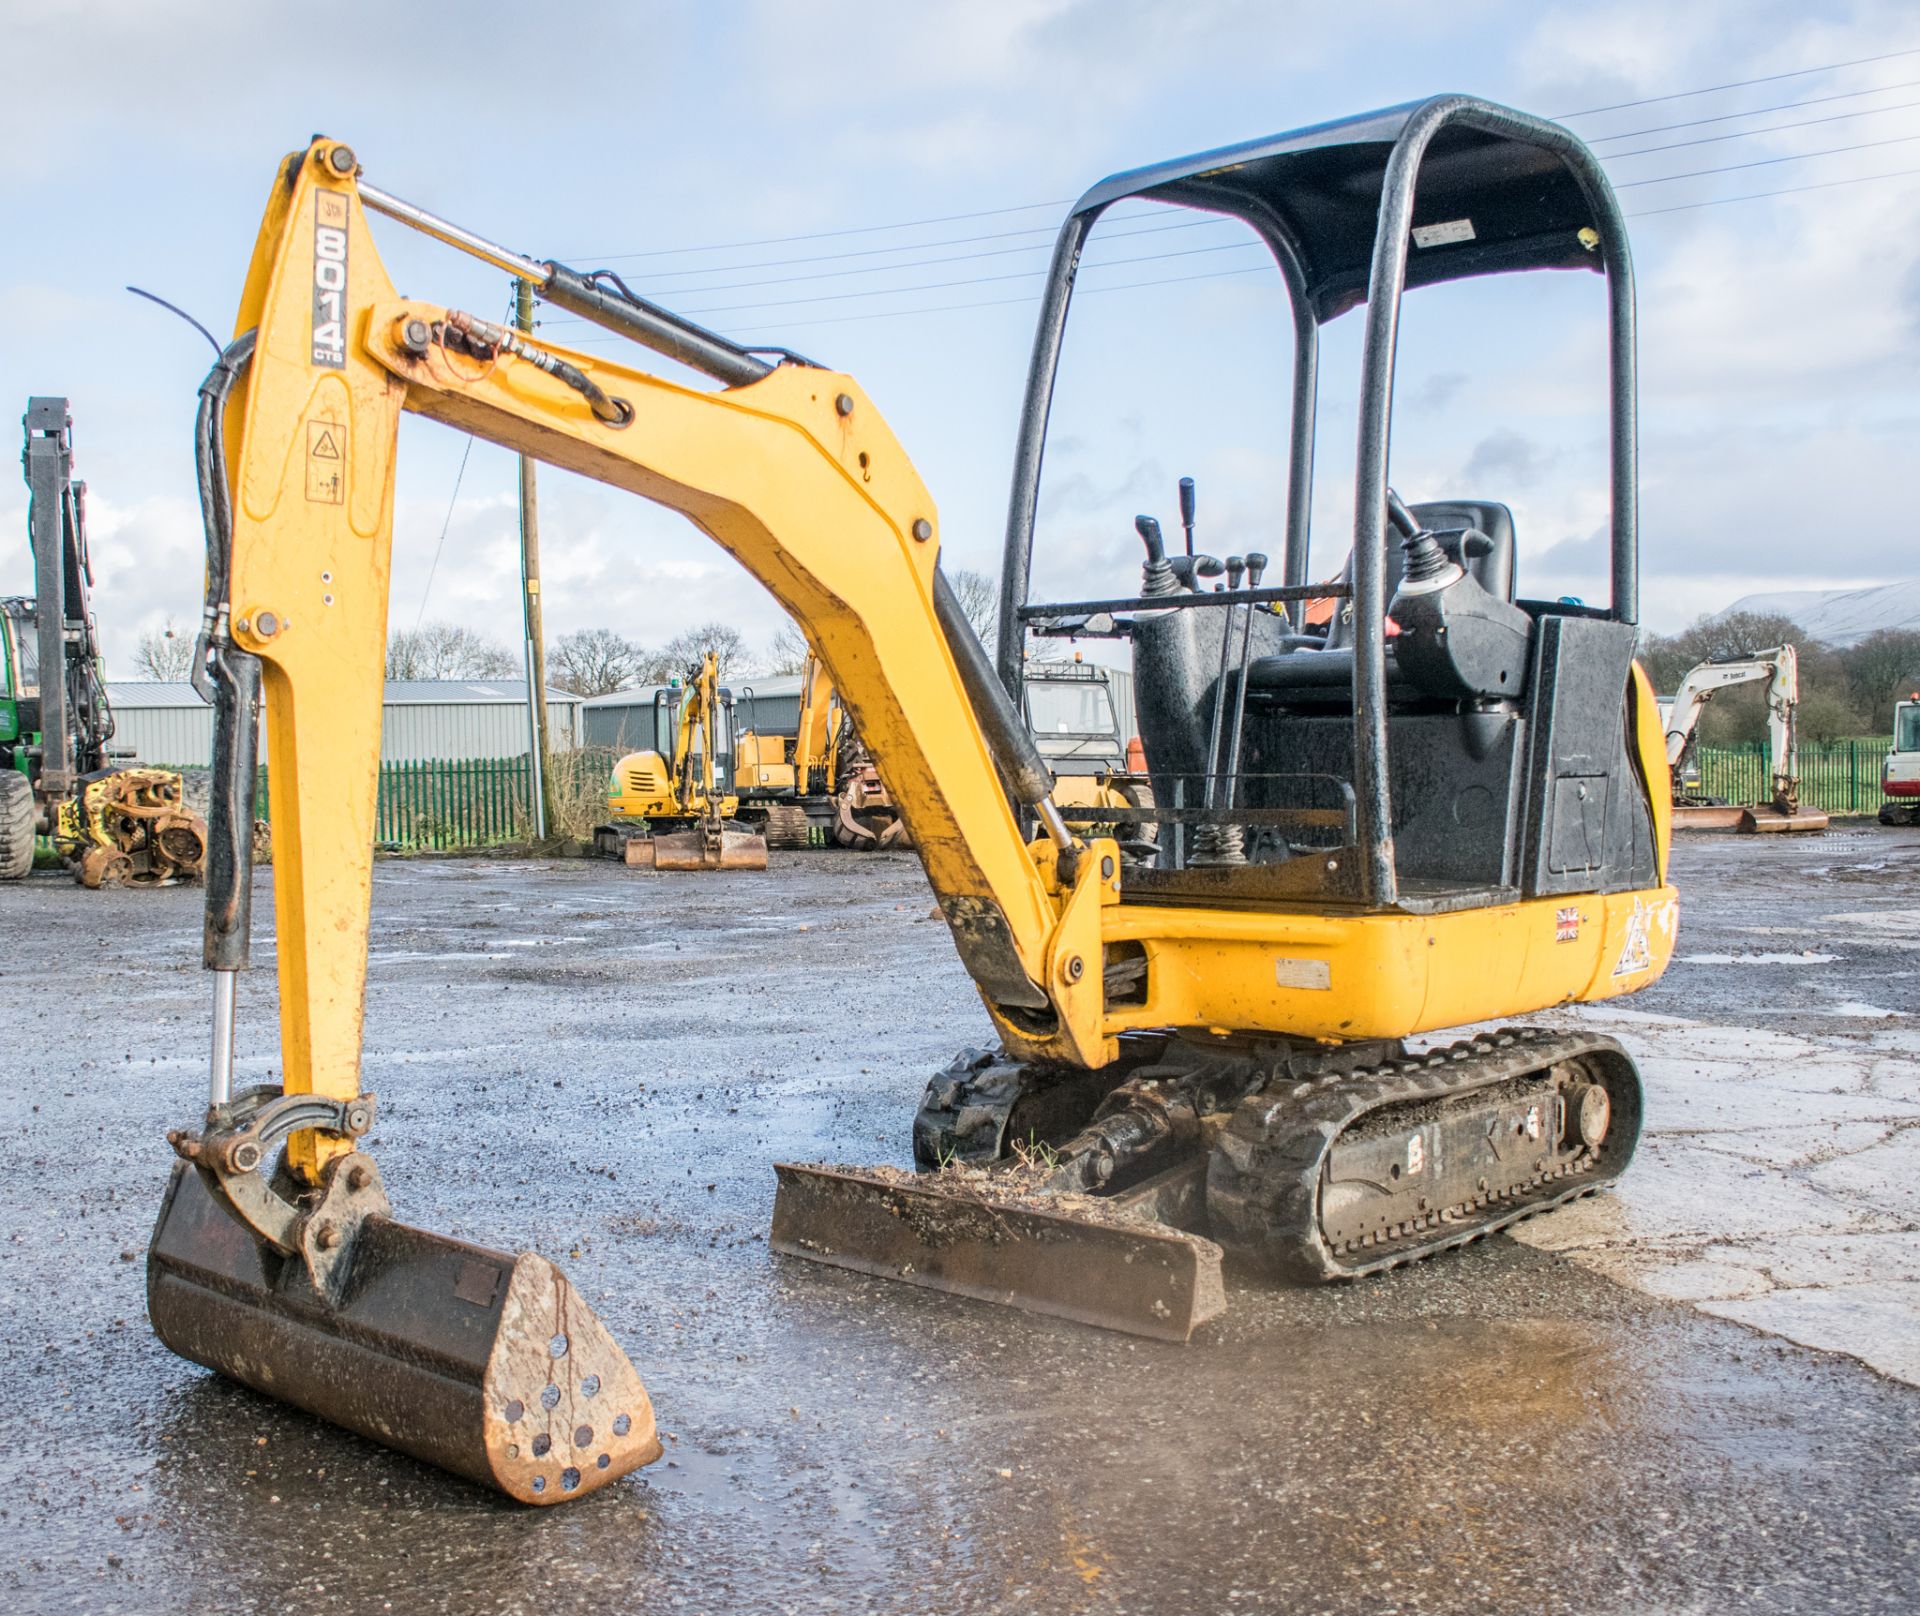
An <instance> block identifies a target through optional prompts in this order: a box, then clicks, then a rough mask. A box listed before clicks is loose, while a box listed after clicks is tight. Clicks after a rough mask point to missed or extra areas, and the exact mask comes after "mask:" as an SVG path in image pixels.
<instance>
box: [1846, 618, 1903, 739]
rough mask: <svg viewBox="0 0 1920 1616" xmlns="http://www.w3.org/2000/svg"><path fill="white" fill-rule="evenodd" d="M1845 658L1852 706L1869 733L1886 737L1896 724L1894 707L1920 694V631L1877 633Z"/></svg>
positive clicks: (1861, 642) (1896, 630) (1884, 630)
mask: <svg viewBox="0 0 1920 1616" xmlns="http://www.w3.org/2000/svg"><path fill="white" fill-rule="evenodd" d="M1844 655H1845V657H1846V662H1847V682H1848V684H1849V686H1850V687H1851V689H1852V692H1853V704H1854V706H1855V708H1856V709H1857V710H1858V711H1859V713H1860V715H1861V717H1862V719H1863V720H1864V721H1865V722H1866V725H1867V733H1869V734H1874V733H1878V734H1885V733H1886V731H1887V729H1888V727H1889V726H1890V725H1891V724H1892V722H1893V704H1894V703H1895V702H1896V701H1898V700H1900V699H1901V698H1902V697H1904V696H1910V695H1911V694H1913V692H1914V691H1916V690H1920V631H1916V630H1914V629H1910V628H1883V629H1878V630H1876V631H1875V632H1874V633H1872V634H1869V635H1868V636H1867V637H1866V638H1865V639H1864V640H1861V641H1860V642H1859V644H1857V645H1852V646H1849V647H1848V648H1847V650H1846V652H1845V653H1844Z"/></svg>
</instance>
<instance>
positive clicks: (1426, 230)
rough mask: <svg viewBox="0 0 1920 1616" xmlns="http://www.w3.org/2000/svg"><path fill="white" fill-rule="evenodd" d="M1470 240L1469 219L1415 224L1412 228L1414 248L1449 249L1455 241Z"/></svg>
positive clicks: (1471, 233)
mask: <svg viewBox="0 0 1920 1616" xmlns="http://www.w3.org/2000/svg"><path fill="white" fill-rule="evenodd" d="M1471 240H1473V221H1472V220H1471V219H1449V220H1447V222H1446V223H1445V224H1417V225H1415V226H1414V227H1413V244H1414V246H1416V247H1451V246H1452V245H1453V244H1454V243H1455V242H1456V241H1471Z"/></svg>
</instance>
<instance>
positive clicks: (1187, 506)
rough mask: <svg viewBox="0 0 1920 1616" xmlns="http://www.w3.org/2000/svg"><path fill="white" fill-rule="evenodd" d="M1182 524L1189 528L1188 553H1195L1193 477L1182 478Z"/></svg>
mask: <svg viewBox="0 0 1920 1616" xmlns="http://www.w3.org/2000/svg"><path fill="white" fill-rule="evenodd" d="M1180 525H1181V526H1182V527H1183V528H1185V529H1186V530H1187V554H1188V555H1192V554H1193V479H1192V478H1191V477H1182V478H1181V479H1180Z"/></svg>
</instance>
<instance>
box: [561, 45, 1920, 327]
mask: <svg viewBox="0 0 1920 1616" xmlns="http://www.w3.org/2000/svg"><path fill="white" fill-rule="evenodd" d="M1912 83H1916V84H1920V81H1912ZM1893 88H1901V86H1897V84H1887V86H1882V90H1893ZM1853 94H1878V92H1864V90H1857V92H1853ZM1820 100H1836V98H1820ZM1916 107H1920V102H1901V104H1897V106H1889V107H1862V109H1860V111H1851V113H1834V115H1830V117H1818V119H1801V121H1797V123H1780V125H1768V127H1766V129H1749V131H1740V132H1732V134H1715V136H1703V138H1699V140H1674V142H1668V144H1665V146H1644V148H1638V150H1632V152H1611V154H1607V157H1605V161H1615V159H1622V157H1644V155H1649V154H1657V152H1674V150H1682V148H1688V146H1709V144H1715V142H1724V140H1749V138H1757V136H1763V134H1782V132H1788V131H1795V129H1811V127H1814V125H1820V123H1837V121H1843V119H1849V117H1872V115H1874V113H1887V111H1912V109H1916ZM1759 111H1768V109H1757V111H1755V113H1728V115H1726V117H1753V115H1759ZM1772 111H1778V107H1774V109H1772ZM1720 121H1722V119H1701V121H1699V123H1720ZM1688 127H1693V125H1692V123H1674V125H1667V129H1688ZM1640 132H1655V131H1640ZM1615 138H1620V136H1615ZM1868 144H1872V142H1868ZM1834 150H1839V152H1845V150H1855V148H1834ZM1805 155H1822V154H1805ZM1707 173H1724V171H1720V169H1715V171H1707ZM1139 217H1152V215H1125V217H1123V223H1125V221H1129V219H1139ZM1235 223H1236V221H1233V219H1227V217H1208V219H1188V221H1177V223H1171V225H1144V226H1140V228H1137V230H1108V232H1104V234H1102V236H1100V238H1098V240H1100V244H1106V242H1112V240H1123V238H1127V236H1150V234H1160V232H1165V230H1196V228H1210V226H1231V225H1235ZM1025 234H1041V236H1044V238H1046V240H1041V242H1027V244H1023V246H1018V248H991V250H985V251H975V253H939V255H933V257H922V259H895V261H893V263H881V265H860V267H854V269H828V271H816V273H810V274H791V276H772V278H764V280H737V282H718V284H714V282H707V284H699V286H680V288H660V290H662V292H666V294H668V296H672V294H676V292H678V294H693V296H701V294H707V292H741V290H755V288H760V286H789V284H799V282H814V280H841V278H847V276H854V274H885V273H889V271H897V269H929V267H937V265H945V263H972V261H979V259H991V257H1010V255H1018V253H1029V251H1043V250H1046V248H1050V244H1052V234H1054V232H1052V230H1050V228H1046V230H1004V232H995V234H989V236H972V238H968V236H960V238H952V240H950V242H925V244H916V246H925V248H931V246H960V244H964V242H972V240H1004V238H1006V236H1025ZM916 246H904V248H874V250H866V251H860V253H845V255H841V253H824V255H818V257H808V259H795V261H793V263H839V261H843V259H845V257H879V255H893V253H902V251H914V250H916ZM778 263H780V261H778V259H776V261H768V263H760V265H739V269H743V271H745V269H772V267H778ZM672 273H674V274H682V276H689V274H720V273H726V267H712V269H705V271H672ZM887 290H933V288H929V286H922V288H887ZM747 307H753V305H747ZM716 311H718V313H726V309H716ZM691 313H699V311H697V309H695V311H691ZM541 324H549V326H553V324H584V321H580V319H578V317H570V315H555V317H549V319H545V321H543V322H541Z"/></svg>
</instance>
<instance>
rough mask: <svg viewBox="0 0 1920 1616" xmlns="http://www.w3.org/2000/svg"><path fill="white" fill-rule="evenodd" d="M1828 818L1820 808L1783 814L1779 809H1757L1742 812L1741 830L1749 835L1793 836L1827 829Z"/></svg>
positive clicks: (1745, 809) (1802, 809)
mask: <svg viewBox="0 0 1920 1616" xmlns="http://www.w3.org/2000/svg"><path fill="white" fill-rule="evenodd" d="M1827 823H1828V821H1827V816H1826V815H1825V814H1823V813H1822V812H1821V811H1820V810H1819V809H1818V808H1796V809H1794V811H1793V812H1792V813H1790V814H1783V813H1781V812H1780V810H1779V809H1777V808H1770V807H1764V806H1762V807H1757V808H1742V809H1741V810H1740V829H1741V830H1742V831H1743V832H1745V833H1746V834H1747V835H1749V836H1752V835H1763V836H1764V835H1773V836H1792V835H1794V834H1796V833H1798V834H1803V835H1804V834H1807V833H1809V832H1812V831H1821V830H1825V829H1826V828H1827Z"/></svg>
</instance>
